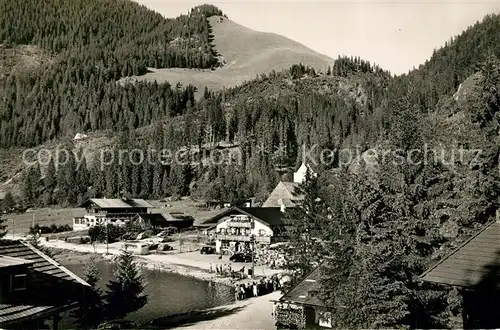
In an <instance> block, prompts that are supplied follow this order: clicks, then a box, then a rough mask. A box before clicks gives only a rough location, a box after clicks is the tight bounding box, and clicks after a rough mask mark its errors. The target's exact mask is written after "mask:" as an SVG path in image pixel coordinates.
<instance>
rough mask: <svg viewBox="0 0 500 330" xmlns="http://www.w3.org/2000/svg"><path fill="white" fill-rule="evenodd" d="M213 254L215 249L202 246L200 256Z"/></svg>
mask: <svg viewBox="0 0 500 330" xmlns="http://www.w3.org/2000/svg"><path fill="white" fill-rule="evenodd" d="M214 253H215V247H213V246H208V245H207V246H203V247H202V248H201V249H200V254H214Z"/></svg>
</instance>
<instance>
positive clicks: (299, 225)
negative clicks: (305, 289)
mask: <svg viewBox="0 0 500 330" xmlns="http://www.w3.org/2000/svg"><path fill="white" fill-rule="evenodd" d="M293 195H294V197H295V198H296V207H294V208H287V209H286V210H285V224H286V230H287V233H288V235H289V237H290V249H288V251H287V253H286V254H285V259H286V269H288V270H289V271H290V272H291V279H292V280H291V283H290V285H294V284H296V283H297V282H298V281H300V280H301V279H302V278H303V277H304V276H306V275H307V274H308V273H310V272H311V271H312V270H313V269H314V267H317V266H318V265H319V263H320V262H321V261H322V257H323V244H322V238H323V233H322V230H321V229H322V228H323V227H325V226H326V225H328V219H327V218H326V216H325V215H326V207H325V205H324V201H323V196H322V194H321V190H320V186H319V181H318V178H317V177H316V176H314V175H312V173H311V171H310V170H309V169H308V170H307V172H306V178H305V181H304V182H303V183H300V184H299V185H298V186H297V187H296V188H295V191H294V192H293Z"/></svg>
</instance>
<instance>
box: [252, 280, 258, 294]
mask: <svg viewBox="0 0 500 330" xmlns="http://www.w3.org/2000/svg"><path fill="white" fill-rule="evenodd" d="M253 296H254V297H257V296H258V292H257V283H255V282H253Z"/></svg>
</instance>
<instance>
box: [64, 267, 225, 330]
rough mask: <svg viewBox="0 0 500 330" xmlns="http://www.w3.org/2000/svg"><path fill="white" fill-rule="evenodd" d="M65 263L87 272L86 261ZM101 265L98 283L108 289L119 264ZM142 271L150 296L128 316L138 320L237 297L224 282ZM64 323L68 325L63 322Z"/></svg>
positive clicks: (208, 306)
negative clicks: (209, 281)
mask: <svg viewBox="0 0 500 330" xmlns="http://www.w3.org/2000/svg"><path fill="white" fill-rule="evenodd" d="M65 267H67V268H68V269H69V270H71V271H72V272H74V273H75V274H77V275H79V276H83V272H84V270H85V267H86V265H66V266H65ZM97 267H98V268H99V270H100V272H101V274H102V279H101V280H100V281H99V283H98V286H99V287H100V288H101V289H102V290H103V291H104V290H105V289H106V283H108V281H109V280H110V279H111V278H113V274H114V271H115V269H116V264H114V263H111V262H105V261H103V262H99V263H98V264H97ZM141 273H142V275H143V278H144V280H145V284H146V287H145V290H144V293H145V294H146V295H147V296H148V303H147V304H146V306H144V307H143V308H142V309H140V310H138V311H136V312H134V313H131V314H129V315H128V316H127V319H129V320H133V321H135V322H137V323H138V324H144V323H146V322H149V321H152V320H155V319H158V318H162V317H165V316H169V315H173V314H180V313H187V312H191V311H195V310H201V309H206V308H211V307H215V306H220V305H223V304H228V303H231V302H233V301H234V289H233V288H232V287H229V286H226V285H223V284H218V283H208V282H206V281H201V280H198V279H195V278H191V277H186V276H181V275H177V274H173V273H167V272H160V271H159V270H151V269H146V268H142V269H141ZM63 322H64V323H67V322H68V320H63ZM61 326H62V328H65V327H64V324H62V323H61Z"/></svg>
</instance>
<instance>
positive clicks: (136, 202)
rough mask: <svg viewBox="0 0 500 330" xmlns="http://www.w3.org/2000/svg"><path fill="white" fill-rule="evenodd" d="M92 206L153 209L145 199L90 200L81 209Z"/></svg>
mask: <svg viewBox="0 0 500 330" xmlns="http://www.w3.org/2000/svg"><path fill="white" fill-rule="evenodd" d="M90 204H96V205H97V206H99V207H101V208H114V209H119V208H123V209H130V208H139V207H141V208H153V205H151V204H149V203H148V202H146V201H145V200H144V199H135V198H134V199H127V200H124V199H121V198H90V199H87V200H86V201H85V202H83V203H82V204H80V206H79V207H87V206H88V205H90Z"/></svg>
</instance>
